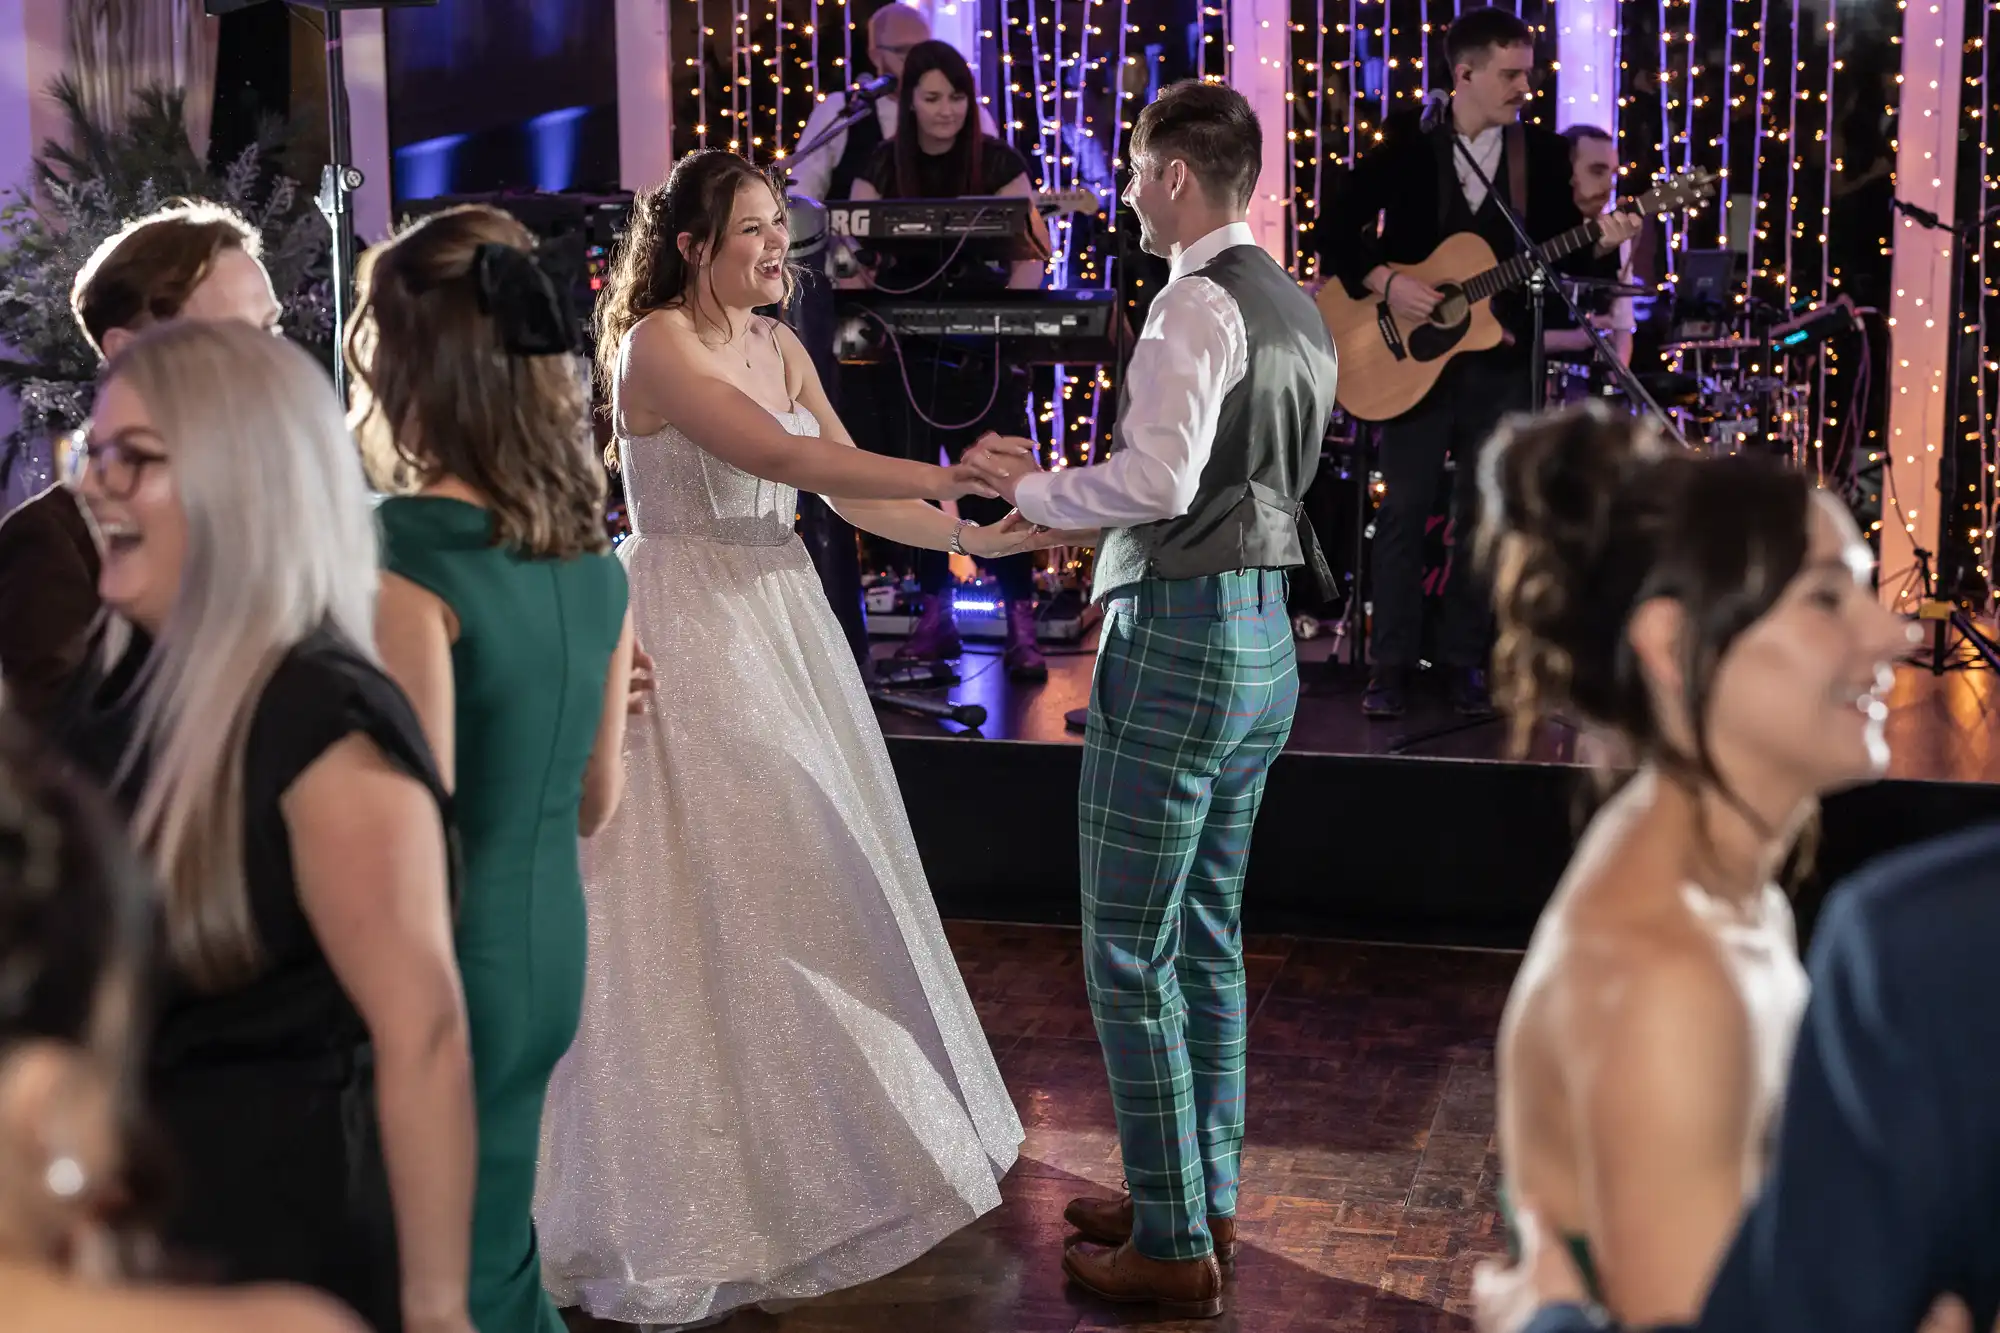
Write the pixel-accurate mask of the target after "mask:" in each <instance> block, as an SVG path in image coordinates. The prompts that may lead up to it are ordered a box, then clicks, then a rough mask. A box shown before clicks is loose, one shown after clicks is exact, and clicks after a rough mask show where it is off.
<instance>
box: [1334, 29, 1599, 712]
mask: <svg viewBox="0 0 2000 1333" xmlns="http://www.w3.org/2000/svg"><path fill="white" fill-rule="evenodd" d="M1444 48H1445V50H1444V53H1445V63H1446V65H1447V66H1448V67H1449V69H1450V71H1451V80H1452V91H1451V96H1450V99H1449V100H1448V101H1443V102H1434V103H1432V104H1431V107H1430V109H1429V110H1428V111H1427V112H1426V114H1425V115H1424V116H1422V117H1421V118H1420V117H1417V116H1414V115H1405V116H1402V117H1391V118H1390V120H1389V121H1388V122H1387V123H1386V124H1385V125H1384V126H1383V139H1382V142H1380V143H1379V144H1377V145H1376V146H1375V147H1374V148H1372V149H1371V150H1369V151H1368V152H1367V153H1366V154H1364V155H1363V156H1362V158H1361V160H1360V162H1359V163H1357V164H1356V166H1355V169H1354V171H1353V173H1352V174H1351V175H1350V176H1348V178H1347V179H1346V180H1345V181H1344V182H1342V184H1341V187H1340V188H1339V189H1338V190H1337V191H1336V192H1335V194H1334V197H1333V200H1332V203H1331V205H1330V207H1329V208H1328V210H1327V213H1326V215H1325V217H1323V218H1322V219H1321V225H1320V226H1319V227H1318V228H1316V229H1315V230H1316V231H1317V232H1318V236H1319V245H1320V258H1321V271H1322V272H1325V273H1328V274H1329V275H1331V278H1332V280H1335V281H1339V282H1342V283H1345V284H1346V286H1347V290H1348V293H1349V294H1350V295H1351V296H1354V297H1356V298H1360V297H1361V296H1362V295H1363V294H1364V293H1367V292H1372V293H1374V294H1375V295H1376V296H1380V297H1382V298H1383V299H1384V300H1386V301H1387V303H1388V304H1389V306H1390V307H1391V308H1392V309H1394V310H1395V311H1396V313H1397V314H1398V315H1400V316H1401V317H1402V318H1404V319H1406V320H1420V319H1426V318H1428V317H1429V316H1430V314H1431V311H1432V310H1433V308H1434V307H1435V306H1436V305H1437V303H1438V300H1439V295H1438V292H1437V291H1436V289H1434V288H1432V287H1430V286H1428V285H1427V284H1425V283H1423V282H1421V281H1419V280H1418V279H1416V278H1411V277H1398V276H1397V275H1396V273H1395V271H1394V270H1393V269H1392V268H1391V267H1390V265H1391V264H1398V265H1413V264H1419V263H1422V262H1423V261H1424V260H1425V259H1427V258H1429V257H1430V254H1431V252H1432V251H1433V250H1435V249H1437V247H1438V246H1439V245H1440V244H1441V243H1442V242H1443V241H1444V240H1445V239H1446V238H1447V237H1450V236H1452V235H1454V234H1456V233H1459V232H1473V233H1475V234H1477V235H1478V236H1479V237H1480V239H1482V240H1484V241H1485V242H1486V243H1487V244H1488V245H1489V246H1490V247H1492V250H1493V253H1494V255H1495V256H1496V257H1497V258H1500V259H1505V258H1507V257H1508V256H1510V255H1513V254H1515V253H1516V252H1517V251H1518V250H1519V249H1520V247H1519V245H1518V243H1517V242H1516V240H1515V237H1514V231H1513V229H1512V228H1511V227H1510V226H1508V224H1507V219H1506V218H1505V216H1503V215H1502V214H1501V212H1500V202H1501V201H1500V200H1497V199H1493V198H1490V197H1489V195H1488V191H1487V187H1486V185H1485V183H1483V182H1482V181H1481V180H1480V177H1479V173H1478V172H1475V171H1474V170H1473V169H1472V167H1471V165H1470V164H1469V163H1468V162H1467V160H1466V159H1467V158H1468V157H1470V158H1471V159H1473V160H1474V161H1476V162H1477V163H1478V164H1479V166H1480V168H1481V169H1482V170H1483V171H1484V172H1485V175H1486V178H1487V179H1488V180H1490V181H1492V183H1493V188H1494V190H1497V191H1498V192H1499V193H1500V196H1501V199H1504V200H1505V201H1506V202H1507V204H1508V205H1509V206H1511V207H1513V209H1514V211H1515V212H1516V213H1518V214H1519V215H1520V216H1521V218H1522V221H1523V222H1524V224H1525V226H1526V230H1527V233H1528V235H1529V236H1530V237H1532V238H1533V239H1534V240H1535V241H1536V242H1541V241H1545V240H1548V239H1550V238H1552V237H1555V236H1557V235H1559V234H1561V233H1562V232H1564V231H1567V230H1569V229H1570V228H1571V227H1574V226H1576V225H1578V224H1579V223H1580V222H1582V221H1583V215H1582V214H1581V213H1580V212H1579V211H1578V210H1577V206H1576V199H1575V196H1574V193H1573V191H1572V189H1571V185H1570V146H1569V144H1568V142H1567V141H1566V140H1564V139H1563V138H1562V136H1561V135H1558V134H1556V133H1554V132H1553V131H1551V130H1546V129H1543V128H1541V127H1539V126H1535V125H1524V124H1522V123H1521V119H1520V118H1521V110H1522V108H1523V107H1525V106H1526V105H1527V104H1528V101H1529V100H1530V98H1531V97H1532V96H1533V93H1534V86H1535V74H1536V71H1535V45H1534V33H1533V32H1532V31H1531V30H1530V29H1529V28H1528V26H1527V25H1526V24H1525V23H1523V22H1522V21H1521V20H1520V19H1519V18H1518V17H1516V16H1515V14H1514V12H1513V11H1512V10H1511V9H1506V10H1503V9H1497V8H1484V9H1468V10H1466V11H1465V12H1464V13H1463V14H1462V15H1461V16H1460V17H1459V18H1458V19H1457V20H1456V21H1455V22H1453V23H1452V25H1451V27H1450V29H1449V31H1448V32H1447V33H1446V35H1445V39H1444ZM1460 145H1463V149H1464V151H1461V150H1460ZM1604 226H1605V230H1606V240H1607V241H1609V242H1610V243H1609V244H1608V245H1605V246H1603V247H1602V249H1603V251H1604V253H1605V254H1610V255H1615V254H1616V252H1617V249H1618V243H1619V242H1621V241H1623V240H1624V239H1626V237H1627V236H1629V235H1630V234H1631V231H1632V230H1636V223H1633V224H1632V225H1631V227H1630V228H1629V229H1628V228H1627V224H1626V222H1625V221H1622V220H1620V219H1619V218H1618V217H1617V216H1615V215H1614V216H1611V217H1607V218H1606V219H1605V222H1604ZM1590 262H1592V261H1591V260H1590V259H1589V257H1588V255H1587V252H1586V253H1585V254H1584V255H1578V256H1573V257H1572V259H1571V261H1570V262H1568V263H1562V264H1557V265H1555V267H1556V268H1558V269H1562V270H1566V271H1569V272H1571V273H1572V274H1574V275H1576V276H1584V274H1585V272H1586V270H1587V266H1588V264H1589V263H1590ZM1463 276H1464V277H1466V278H1470V277H1472V276H1474V275H1472V274H1470V273H1468V274H1465V275H1463ZM1543 308H1544V311H1545V312H1546V313H1548V314H1549V315H1550V316H1551V319H1550V322H1551V323H1554V319H1553V312H1555V311H1556V310H1560V309H1562V308H1563V305H1562V298H1561V297H1560V296H1556V295H1553V294H1551V295H1550V296H1549V298H1548V300H1547V302H1546V303H1545V305H1544V307H1543ZM1492 309H1493V313H1494V315H1495V316H1497V317H1498V319H1499V320H1500V323H1501V327H1502V328H1503V329H1504V330H1505V331H1506V334H1507V336H1506V338H1505V339H1504V340H1503V342H1502V343H1501V344H1500V345H1498V346H1495V347H1493V348H1491V349H1489V350H1487V351H1482V352H1468V353H1465V354H1463V355H1460V356H1457V357H1454V358H1452V361H1451V363H1450V364H1449V365H1448V366H1446V368H1445V370H1444V372H1443V374H1441V375H1440V376H1439V377H1438V380H1437V383H1436V385H1435V386H1434V387H1433V388H1432V389H1431V391H1430V393H1429V394H1428V395H1427V396H1426V397H1425V398H1423V399H1422V400H1421V401H1420V402H1418V403H1417V405H1416V406H1414V407H1412V408H1411V409H1410V410H1409V411H1407V412H1406V413H1404V414H1403V415H1402V416H1401V417H1398V418H1395V419H1394V420H1391V421H1387V422H1384V423H1383V425H1382V429H1381V446H1382V448H1381V464H1380V466H1381V471H1382V479H1383V481H1384V483H1385V485H1386V490H1385V492H1384V494H1383V497H1382V504H1381V508H1380V510H1379V511H1378V512H1377V515H1376V522H1375V539H1374V540H1375V548H1374V554H1373V561H1372V564H1373V569H1374V580H1375V590H1374V604H1375V615H1374V619H1373V623H1372V627H1371V639H1370V645H1369V646H1370V649H1371V656H1372V658H1373V660H1374V663H1375V667H1374V674H1373V676H1372V677H1371V678H1370V680H1369V683H1368V692H1367V693H1366V694H1365V695H1364V696H1363V698H1362V711H1363V713H1365V714H1366V715H1367V716H1369V717H1371V718H1394V717H1400V716H1401V715H1402V714H1403V711H1404V707H1405V692H1406V689H1407V686H1408V684H1409V678H1410V673H1411V671H1412V670H1413V669H1414V667H1415V666H1416V664H1417V660H1418V658H1419V656H1420V655H1422V654H1421V650H1422V647H1423V639H1424V634H1423V629H1424V624H1423V621H1424V588H1423V581H1424V531H1425V527H1426V525H1427V523H1428V522H1429V520H1430V517H1431V513H1432V510H1433V507H1434V503H1435V501H1436V498H1437V494H1438V484H1439V482H1440V480H1441V479H1442V477H1443V475H1444V463H1445V458H1446V456H1447V455H1450V456H1452V457H1454V458H1455V459H1456V460H1457V464H1458V466H1457V469H1456V471H1455V473H1454V481H1453V485H1452V492H1451V494H1452V500H1451V510H1452V529H1451V530H1452V533H1453V537H1454V540H1455V541H1456V543H1457V546H1456V554H1457V557H1458V558H1454V559H1453V560H1452V562H1451V573H1450V576H1449V578H1448V579H1447V580H1446V583H1445V590H1444V605H1443V610H1442V614H1441V616H1440V620H1439V624H1438V626H1437V636H1436V637H1437V643H1436V651H1435V653H1434V654H1430V656H1431V658H1432V660H1433V661H1437V662H1439V663H1441V664H1442V665H1443V666H1444V667H1445V668H1446V671H1445V672H1444V673H1443V674H1444V675H1445V676H1446V678H1447V681H1448V685H1447V688H1448V690H1449V693H1450V697H1451V701H1452V704H1453V706H1454V707H1455V708H1456V710H1457V711H1458V712H1459V713H1460V714H1462V715H1464V716H1467V717H1484V716H1489V715H1490V714H1491V712H1492V703H1491V699H1490V696H1489V694H1488V690H1487V684H1486V664H1487V659H1488V656H1489V653H1490V650H1491V647H1492V635H1493V613H1492V608H1491V605H1490V603H1489V602H1488V599H1487V595H1486V587H1485V583H1484V581H1483V580H1482V579H1481V578H1480V577H1479V575H1478V571H1476V570H1475V569H1473V567H1472V563H1473V562H1472V561H1471V560H1470V559H1467V558H1465V557H1467V556H1469V555H1470V546H1471V534H1472V532H1473V531H1474V522H1475V519H1476V513H1475V509H1476V503H1475V502H1476V499H1477V491H1478V487H1477V486H1476V485H1474V483H1473V478H1474V477H1476V476H1477V475H1478V470H1477V469H1478V461H1479V453H1480V450H1481V448H1482V446H1483V445H1484V444H1485V442H1486V438H1487V436H1489V435H1491V434H1492V433H1493V428H1494V427H1495V426H1496V425H1497V424H1499V421H1500V419H1501V418H1502V417H1503V416H1505V415H1506V414H1507V413H1509V412H1513V411H1520V410H1524V409H1526V408H1527V407H1528V406H1529V405H1530V403H1531V401H1532V399H1533V397H1534V394H1533V393H1531V390H1530V386H1529V383H1528V370H1529V345H1530V340H1531V338H1532V320H1531V318H1530V316H1529V311H1528V306H1527V299H1526V296H1525V294H1508V293H1503V294H1502V295H1501V296H1498V297H1495V298H1494V300H1493V306H1492ZM1564 322H1565V323H1566V322H1567V320H1565V321H1564ZM1536 387H1537V389H1539V386H1536Z"/></svg>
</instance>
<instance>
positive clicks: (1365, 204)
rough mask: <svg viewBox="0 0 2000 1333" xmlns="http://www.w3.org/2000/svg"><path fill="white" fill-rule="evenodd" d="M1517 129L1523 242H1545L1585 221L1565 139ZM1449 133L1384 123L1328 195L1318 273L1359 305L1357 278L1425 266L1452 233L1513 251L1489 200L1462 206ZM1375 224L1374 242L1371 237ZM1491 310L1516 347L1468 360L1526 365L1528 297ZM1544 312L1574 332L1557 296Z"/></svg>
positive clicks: (1576, 268)
mask: <svg viewBox="0 0 2000 1333" xmlns="http://www.w3.org/2000/svg"><path fill="white" fill-rule="evenodd" d="M1521 130H1522V138H1521V142H1522V143H1524V144H1525V146H1526V149H1527V156H1528V170H1527V179H1526V194H1527V200H1526V202H1527V208H1526V209H1525V210H1524V217H1523V219H1522V220H1523V222H1524V223H1525V224H1526V225H1527V229H1528V235H1529V236H1531V237H1533V238H1534V239H1535V240H1537V241H1545V240H1548V239H1549V238H1551V237H1554V236H1558V235H1561V234H1562V233H1563V232H1565V231H1568V230H1569V229H1570V228H1571V227H1574V226H1576V225H1577V224H1578V223H1580V222H1582V221H1583V215H1582V214H1581V213H1579V212H1578V211H1577V207H1576V196H1575V193H1574V191H1573V190H1572V189H1571V187H1570V154H1569V141H1568V140H1567V139H1564V138H1563V137H1562V136H1561V135H1559V134H1557V133H1555V132H1554V131H1552V130H1546V129H1542V128H1541V127H1540V126H1536V125H1523V126H1522V127H1521ZM1451 133H1452V131H1451V118H1450V116H1449V115H1447V116H1445V117H1444V118H1443V123H1442V124H1441V125H1439V126H1438V127H1437V128H1435V129H1433V130H1431V131H1429V132H1428V133H1427V132H1425V131H1424V130H1423V129H1422V128H1420V124H1419V118H1418V116H1417V114H1416V113H1414V112H1412V113H1409V114H1406V115H1399V116H1391V117H1390V118H1389V120H1388V121H1387V122H1385V124H1384V125H1383V138H1382V142H1381V143H1379V144H1377V145H1376V146H1375V147H1374V148H1372V149H1370V150H1369V151H1368V152H1366V153H1364V154H1362V156H1361V160H1360V161H1359V162H1358V163H1357V164H1356V165H1355V168H1354V170H1353V171H1352V172H1350V173H1348V175H1347V177H1346V179H1345V180H1343V181H1342V182H1341V183H1340V185H1339V186H1338V187H1337V188H1336V190H1335V191H1334V194H1333V200H1332V203H1331V204H1330V205H1329V206H1328V208H1327V210H1326V212H1325V213H1324V214H1323V215H1322V216H1321V218H1320V219H1319V224H1318V226H1317V227H1315V228H1314V230H1315V231H1316V232H1317V233H1318V237H1317V240H1318V246H1319V254H1320V270H1321V272H1323V273H1327V274H1330V275H1332V276H1334V277H1338V278H1339V279H1340V280H1341V281H1342V282H1344V283H1346V284H1347V290H1348V294H1349V295H1351V296H1354V297H1356V298H1357V299H1359V298H1361V297H1365V296H1366V295H1367V294H1368V287H1367V283H1366V282H1365V281H1364V280H1365V279H1366V278H1367V276H1368V274H1369V273H1370V272H1372V271H1373V270H1374V268H1375V266H1376V265H1378V264H1418V263H1422V262H1423V261H1424V260H1425V259H1426V258H1428V257H1429V256H1430V253H1431V251H1433V250H1435V249H1436V248H1437V247H1438V245H1439V243H1440V242H1442V241H1443V240H1444V239H1445V238H1446V237H1447V236H1450V235H1453V234H1455V233H1457V232H1461V231H1475V232H1478V233H1479V235H1480V236H1481V237H1482V238H1484V239H1485V241H1486V243H1487V244H1488V245H1490V246H1492V247H1493V253H1494V256H1495V257H1496V258H1499V259H1505V258H1507V257H1508V256H1509V255H1512V254H1514V253H1516V252H1517V251H1518V250H1519V249H1520V245H1519V243H1518V242H1517V241H1516V240H1515V238H1514V232H1513V229H1512V228H1510V227H1509V226H1508V225H1507V219H1506V218H1504V217H1502V216H1501V214H1500V210H1499V209H1498V208H1497V207H1496V206H1495V205H1494V203H1493V201H1492V199H1491V198H1490V197H1489V198H1488V199H1487V201H1486V202H1485V204H1484V205H1483V206H1482V207H1481V208H1480V210H1479V212H1478V213H1476V214H1475V213H1474V212H1472V210H1471V209H1470V208H1469V207H1468V206H1467V204H1466V201H1465V191H1464V190H1463V189H1461V188H1460V187H1459V183H1458V170H1457V167H1456V165H1455V164H1454V163H1453V161H1452V153H1453V148H1452V141H1451ZM1510 139H1511V136H1510ZM1512 151H1513V148H1512V144H1511V142H1510V143H1509V145H1508V147H1507V148H1506V149H1505V150H1503V151H1502V153H1501V155H1500V160H1499V163H1498V164H1497V165H1496V166H1495V167H1494V169H1493V171H1492V173H1491V174H1492V178H1493V185H1494V188H1495V190H1496V191H1498V193H1499V194H1500V195H1501V196H1502V197H1503V198H1511V184H1510V182H1511V180H1512V175H1511V172H1512V170H1513V168H1512V164H1511V163H1510V162H1509V160H1508V154H1509V153H1511V152H1512ZM1378 218H1380V220H1381V234H1380V235H1377V234H1376V222H1377V219H1378ZM1606 265H1608V266H1609V269H1608V272H1615V271H1616V269H1617V265H1618V257H1617V255H1616V254H1613V255H1610V256H1606V257H1604V258H1601V259H1600V258H1596V257H1594V255H1593V252H1592V249H1590V248H1586V249H1584V250H1583V251H1581V252H1579V253H1578V254H1575V255H1572V256H1570V257H1569V258H1568V259H1567V260H1565V261H1560V262H1558V263H1556V264H1554V265H1552V267H1553V268H1555V269H1556V270H1557V271H1558V272H1565V273H1571V274H1576V275H1579V276H1582V275H1585V274H1594V273H1598V272H1600V271H1601V270H1605V269H1606ZM1464 276H1465V277H1468V278H1469V277H1471V276H1472V275H1471V274H1469V273H1468V274H1465V275H1464ZM1493 312H1494V314H1495V315H1497V316H1498V317H1499V319H1500V322H1501V324H1502V325H1503V326H1504V327H1506V328H1507V329H1508V330H1509V331H1511V332H1512V333H1513V335H1514V345H1513V346H1511V347H1509V346H1507V345H1505V344H1502V345H1501V346H1498V347H1495V348H1493V349H1492V350H1491V351H1489V352H1481V353H1473V354H1472V355H1477V356H1484V357H1492V358H1496V359H1499V358H1505V359H1508V360H1517V359H1518V360H1523V361H1525V359H1526V357H1527V347H1528V338H1529V334H1530V331H1531V328H1532V320H1531V318H1530V315H1529V310H1528V301H1527V294H1526V292H1525V291H1520V290H1517V291H1514V292H1511V293H1509V292H1503V293H1501V294H1500V295H1498V296H1496V297H1494V299H1493ZM1543 315H1544V322H1545V326H1546V327H1547V328H1551V329H1561V328H1570V327H1573V326H1574V325H1575V321H1574V320H1572V319H1571V318H1570V315H1569V309H1568V307H1566V306H1565V305H1564V304H1563V300H1562V297H1561V296H1559V295H1557V294H1556V293H1554V292H1550V293H1549V294H1548V297H1547V299H1546V300H1545V301H1544V302H1543Z"/></svg>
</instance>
